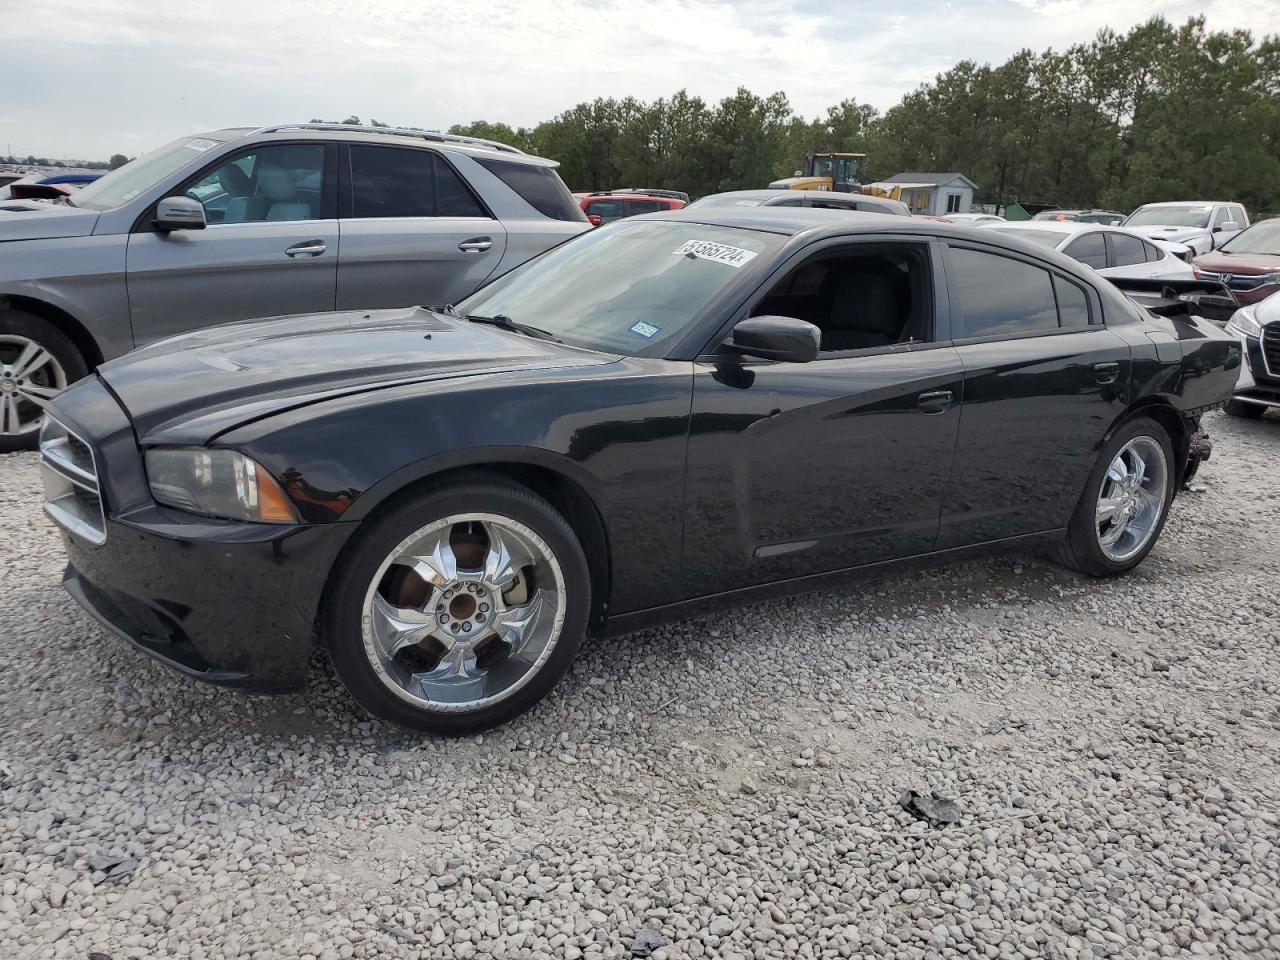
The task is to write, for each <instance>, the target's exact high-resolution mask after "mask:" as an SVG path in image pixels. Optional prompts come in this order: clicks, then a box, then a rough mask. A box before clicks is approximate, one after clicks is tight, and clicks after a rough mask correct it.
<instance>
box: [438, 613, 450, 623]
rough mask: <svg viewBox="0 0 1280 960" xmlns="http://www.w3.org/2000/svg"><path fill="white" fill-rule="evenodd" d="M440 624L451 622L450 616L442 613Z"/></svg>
mask: <svg viewBox="0 0 1280 960" xmlns="http://www.w3.org/2000/svg"><path fill="white" fill-rule="evenodd" d="M440 622H441V623H448V622H449V615H448V614H447V613H442V614H440Z"/></svg>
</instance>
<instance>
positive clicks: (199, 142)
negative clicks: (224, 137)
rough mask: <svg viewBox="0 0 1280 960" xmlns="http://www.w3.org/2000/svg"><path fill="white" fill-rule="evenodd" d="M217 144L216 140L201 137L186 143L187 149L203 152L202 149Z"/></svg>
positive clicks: (204, 149)
mask: <svg viewBox="0 0 1280 960" xmlns="http://www.w3.org/2000/svg"><path fill="white" fill-rule="evenodd" d="M217 145H218V141H217V140H206V139H204V138H203V137H197V138H196V139H194V140H192V141H191V142H190V143H188V144H187V149H188V150H199V151H200V152H201V153H204V151H206V150H208V149H209V148H210V147H216V146H217Z"/></svg>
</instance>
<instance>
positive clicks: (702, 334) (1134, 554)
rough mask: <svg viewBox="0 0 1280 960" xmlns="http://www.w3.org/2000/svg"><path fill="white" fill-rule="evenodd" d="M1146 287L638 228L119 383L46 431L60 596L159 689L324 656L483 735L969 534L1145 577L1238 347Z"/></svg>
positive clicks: (806, 215)
mask: <svg viewBox="0 0 1280 960" xmlns="http://www.w3.org/2000/svg"><path fill="white" fill-rule="evenodd" d="M1167 292H1168V291H1166V294H1167ZM1157 299H1158V300H1159V303H1160V304H1162V305H1163V307H1164V312H1163V313H1160V314H1157V313H1156V312H1153V311H1152V310H1149V309H1147V308H1145V307H1142V306H1139V305H1138V304H1137V303H1136V302H1135V301H1134V300H1131V299H1130V298H1128V297H1127V296H1125V295H1124V294H1122V293H1121V292H1120V291H1119V290H1117V289H1116V288H1115V287H1113V286H1112V285H1110V284H1109V283H1107V282H1106V281H1105V280H1102V279H1100V278H1099V277H1097V276H1096V275H1095V274H1094V273H1092V272H1090V271H1089V269H1088V268H1087V267H1084V266H1082V265H1080V264H1079V263H1077V262H1075V261H1074V260H1070V259H1067V258H1066V257H1063V256H1060V255H1058V254H1056V253H1054V252H1052V251H1048V250H1045V249H1044V248H1042V247H1038V246H1030V245H1026V244H1024V243H1021V242H1020V241H1018V240H1017V239H1016V238H1012V237H1006V236H1003V235H1000V234H996V233H992V232H988V231H981V230H975V229H972V228H966V227H961V226H951V225H948V224H945V223H940V222H937V221H918V220H916V221H912V220H909V219H907V218H904V217H888V216H879V215H876V214H857V215H850V214H848V213H844V212H837V211H829V210H818V209H804V208H800V209H793V208H741V209H731V210H722V209H715V210H708V211H701V210H698V209H697V208H695V209H693V210H690V211H687V212H676V213H669V214H658V215H653V216H650V217H643V218H638V219H631V220H626V221H621V222H619V223H617V224H614V225H611V226H608V227H606V228H604V229H601V230H596V231H593V232H591V233H589V234H585V235H583V236H582V237H580V238H577V239H574V240H572V241H570V242H569V243H566V244H564V245H563V246H560V247H558V248H556V249H554V250H552V251H551V252H549V253H547V254H545V255H544V256H542V257H540V258H538V259H536V260H534V261H532V262H530V263H528V264H526V265H525V266H523V267H521V268H519V269H517V270H515V271H514V272H512V273H510V274H508V275H506V276H504V277H502V278H501V279H498V280H496V281H494V282H492V283H491V284H489V285H488V286H487V287H485V288H483V289H482V290H480V291H479V292H478V293H476V294H474V295H473V296H471V297H470V298H469V299H467V300H466V301H464V302H462V303H459V304H457V305H456V306H447V307H440V308H436V309H431V308H419V309H401V310H381V311H376V312H363V311H357V312H347V313H331V314H317V315H311V316H295V317H285V318H279V319H273V320H263V321H252V322H247V323H235V324H229V325H226V326H222V327H216V328H211V329H206V330H203V331H200V332H198V333H193V334H190V335H187V336H183V337H179V338H175V339H172V340H168V341H165V342H163V343H159V344H156V345H154V346H152V347H149V348H147V349H144V350H140V351H138V352H136V353H133V354H131V355H129V356H127V357H124V358H122V359H120V360H117V361H115V362H113V363H108V364H106V365H104V366H103V367H101V368H100V369H99V370H98V371H97V373H96V374H95V375H94V376H92V377H91V378H89V379H87V380H85V381H83V382H81V383H80V384H79V385H77V386H75V387H73V388H72V389H70V390H68V391H66V392H65V393H63V394H62V395H60V396H59V397H58V398H57V399H56V400H55V401H54V402H53V403H52V405H51V406H50V408H49V417H48V418H47V427H46V429H45V431H44V434H43V436H42V439H41V449H42V451H43V473H44V477H45V485H46V491H45V496H46V508H47V511H48V513H49V514H50V515H51V516H52V517H53V519H54V520H55V521H57V523H58V524H59V526H60V527H61V529H62V531H63V536H64V539H65V542H66V547H67V551H68V553H69V555H70V565H69V566H68V567H67V571H66V576H65V584H66V587H67V589H68V590H69V591H70V592H71V594H72V595H73V596H74V597H75V598H76V599H77V600H78V601H79V602H80V603H81V604H83V605H84V606H85V607H86V608H87V609H88V610H89V611H90V612H91V613H92V614H93V615H94V616H96V617H97V618H98V619H99V620H100V621H101V622H102V623H103V624H105V625H106V626H107V627H109V628H110V629H111V630H113V631H115V632H116V633H118V634H120V635H121V636H123V637H125V638H127V639H128V640H130V641H132V642H133V643H134V644H136V645H137V646H138V647H140V648H141V649H143V650H144V651H146V652H147V653H149V654H151V655H153V656H156V657H158V658H160V659H162V660H164V661H165V662H167V663H169V664H171V665H172V666H174V667H176V668H177V669H179V670H181V671H183V672H185V673H187V674H190V675H192V676H195V677H198V678H202V679H205V680H210V681H214V682H217V683H222V684H227V685H230V686H236V687H242V688H248V689H257V690H278V689H286V688H291V687H296V686H298V685H299V684H300V683H301V682H302V680H303V678H304V674H305V670H306V666H307V662H308V655H309V651H310V647H311V644H312V643H313V637H318V638H319V641H320V642H322V643H324V644H326V645H327V646H328V648H329V650H330V653H331V657H332V660H333V663H334V665H335V668H336V670H337V673H338V674H339V676H340V677H341V679H342V681H343V682H344V683H345V685H346V686H347V688H348V689H349V690H350V692H351V693H352V695H353V696H354V697H355V698H356V699H357V700H358V701H359V702H360V703H361V704H363V705H364V706H365V707H366V708H367V709H368V710H370V711H371V712H373V713H374V714H377V715H378V716H381V717H384V718H386V719H389V720H392V721H395V722H397V723H400V724H404V725H406V726H410V727H415V728H419V729H424V730H431V731H436V732H442V733H462V732H468V731H474V730H477V729H480V728H483V727H485V726H488V725H491V724H494V723H498V722H501V721H503V720H506V719H508V718H510V717H513V716H515V715H516V714H518V713H520V712H521V711H523V710H525V709H527V708H528V707H529V706H530V705H531V704H533V703H535V702H536V701H537V700H538V699H539V698H540V697H542V696H543V695H545V694H546V693H547V691H548V690H549V689H550V688H551V686H552V685H553V684H554V683H555V681H556V679H557V678H558V677H559V676H560V675H561V674H563V673H564V671H565V669H566V667H567V666H568V664H569V663H570V661H571V660H572V658H573V656H574V653H575V651H576V650H577V648H578V645H579V642H580V641H581V639H582V637H583V635H584V633H586V632H588V631H592V632H597V633H616V632H623V631H627V630H631V629H634V628H636V627H638V626H641V625H643V624H647V623H652V622H654V621H657V620H660V619H664V618H671V617H679V616H683V615H687V614H688V613H690V612H693V611H697V610H699V609H701V608H703V607H705V606H706V605H707V604H710V603H714V602H719V601H722V600H732V599H736V598H744V599H755V598H759V597H761V596H764V595H767V594H769V593H771V592H777V591H785V590H796V589H800V588H808V587H811V586H812V585H813V584H814V582H815V581H816V580H817V579H818V578H820V577H822V576H824V575H828V574H832V573H836V572H845V571H850V570H854V569H882V568H884V567H885V565H888V564H893V563H898V562H902V561H907V560H915V559H918V558H931V557H938V556H945V557H951V556H957V555H960V554H962V553H964V552H965V551H967V550H969V549H972V548H978V549H988V548H1008V547H1015V548H1029V547H1033V546H1047V547H1051V548H1053V549H1055V550H1056V551H1057V553H1058V555H1059V557H1060V558H1061V559H1062V560H1063V561H1064V562H1065V563H1067V564H1069V565H1071V566H1074V567H1076V568H1077V569H1079V570H1082V571H1084V572H1086V573H1089V574H1093V575H1096V576H1110V575H1114V574H1119V573H1123V572H1125V571H1127V570H1129V569H1131V568H1132V567H1134V566H1135V565H1136V564H1138V563H1139V562H1141V560H1142V559H1143V557H1144V556H1146V554H1147V552H1148V551H1150V550H1151V548H1152V546H1153V544H1154V543H1155V541H1156V539H1157V538H1158V537H1159V535H1160V531H1161V528H1162V526H1163V524H1164V522H1165V518H1166V516H1167V515H1168V511H1169V507H1170V504H1171V502H1172V500H1173V497H1174V493H1175V491H1176V490H1177V489H1178V486H1179V482H1180V480H1181V479H1182V478H1183V476H1184V474H1185V472H1186V471H1187V470H1188V468H1189V467H1190V466H1191V465H1193V464H1194V462H1195V460H1196V457H1197V454H1196V453H1195V451H1196V450H1198V449H1199V448H1200V444H1199V443H1195V444H1193V443H1192V440H1193V438H1194V437H1195V434H1196V432H1197V431H1198V419H1197V418H1198V415H1199V413H1200V412H1202V411H1204V410H1205V409H1207V408H1209V407H1212V406H1214V405H1217V404H1219V403H1221V402H1222V401H1223V400H1225V399H1226V398H1227V397H1228V396H1230V394H1231V390H1232V386H1233V384H1234V382H1235V379H1236V375H1237V369H1238V366H1239V361H1240V348H1239V346H1238V344H1237V343H1236V342H1235V341H1234V340H1233V339H1232V338H1230V337H1229V336H1228V335H1226V334H1223V333H1221V332H1220V331H1218V330H1217V328H1215V327H1214V326H1213V325H1211V324H1209V323H1206V322H1204V321H1202V320H1199V319H1197V318H1195V317H1193V316H1191V315H1190V311H1189V310H1188V309H1186V306H1187V305H1186V303H1185V302H1182V299H1180V298H1179V297H1176V296H1175V297H1172V298H1170V297H1168V296H1165V297H1164V298H1163V299H1160V298H1157ZM173 309H175V310H181V309H182V304H181V303H180V302H175V303H174V305H173Z"/></svg>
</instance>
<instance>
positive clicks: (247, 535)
mask: <svg viewBox="0 0 1280 960" xmlns="http://www.w3.org/2000/svg"><path fill="white" fill-rule="evenodd" d="M157 513H159V511H157ZM171 518H172V515H171V514H170V516H169V517H165V518H159V520H160V522H159V524H155V525H151V524H147V523H141V522H139V520H140V518H137V517H134V518H131V519H130V521H129V522H128V523H122V522H119V521H117V520H114V519H108V521H107V537H106V540H105V542H104V543H102V544H93V543H90V542H88V541H86V540H84V539H82V538H81V537H78V536H76V535H75V534H72V533H69V532H66V531H63V540H64V542H65V543H66V547H67V555H68V559H69V561H70V563H69V564H68V566H67V569H66V573H65V574H64V576H63V586H65V587H66V589H67V592H68V593H70V594H71V596H72V597H73V598H75V600H76V601H77V602H78V603H79V604H80V605H81V606H82V607H84V608H85V609H86V610H87V611H88V612H89V613H90V614H92V615H93V616H94V617H95V618H96V619H97V620H98V622H99V623H101V624H102V625H103V626H105V627H106V628H107V629H108V630H110V631H111V632H112V633H115V634H116V635H117V636H121V637H124V638H125V639H126V640H128V641H129V642H130V643H132V644H133V645H134V646H136V647H137V648H138V649H140V650H142V651H143V652H144V653H146V654H148V655H150V656H152V657H155V658H156V659H158V660H161V661H163V662H164V663H166V664H168V665H169V666H171V667H173V668H175V669H177V670H180V671H181V672H182V673H185V674H187V675H188V676H191V677H195V678H196V679H199V680H205V681H208V682H210V683H217V684H221V685H224V686H231V687H240V688H242V689H246V690H255V691H260V692H279V691H284V690H293V689H297V688H298V687H300V686H301V685H302V684H303V683H304V681H305V680H306V671H307V661H308V658H309V656H310V652H311V637H312V631H313V628H314V625H315V621H316V615H317V611H318V609H319V606H320V600H321V596H322V593H323V589H324V583H325V580H326V579H327V577H328V573H329V570H330V569H331V568H332V566H333V563H334V561H335V560H336V558H337V555H338V552H339V551H340V550H341V549H342V546H343V545H344V544H345V543H346V540H347V538H348V536H350V534H351V532H352V530H353V528H354V524H347V523H335V524H327V525H322V526H311V527H291V528H285V529H280V528H276V529H274V530H264V529H262V528H263V527H265V525H260V524H226V525H221V524H206V523H201V522H196V523H192V524H190V525H186V524H175V523H173V522H172V519H171ZM161 526H162V527H163V533H161V532H159V528H160V527H161ZM182 526H189V528H190V529H187V530H185V531H183V530H176V529H175V528H176V527H182ZM254 528H257V529H254Z"/></svg>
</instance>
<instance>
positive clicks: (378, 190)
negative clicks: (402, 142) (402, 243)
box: [350, 145, 436, 217]
mask: <svg viewBox="0 0 1280 960" xmlns="http://www.w3.org/2000/svg"><path fill="white" fill-rule="evenodd" d="M350 149H351V201H352V214H353V216H356V217H434V216H435V215H436V175H435V160H436V157H435V154H434V153H432V152H431V151H429V150H402V149H399V148H396V147H366V146H357V145H352V147H351V148H350Z"/></svg>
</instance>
